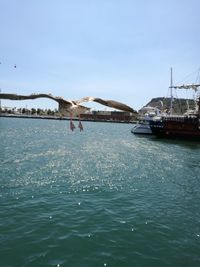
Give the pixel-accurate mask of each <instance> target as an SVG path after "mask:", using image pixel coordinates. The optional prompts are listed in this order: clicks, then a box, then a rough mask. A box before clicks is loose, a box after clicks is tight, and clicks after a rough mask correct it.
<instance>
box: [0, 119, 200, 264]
mask: <svg viewBox="0 0 200 267" xmlns="http://www.w3.org/2000/svg"><path fill="white" fill-rule="evenodd" d="M83 124H84V131H83V132H79V131H78V129H76V130H75V132H71V131H70V130H69V122H67V121H50V120H33V119H32V120H31V119H11V118H0V266H2V267H8V266H9V267H10V266H13V267H15V266H16V267H18V266H19V267H26V266H30V267H32V266H34V267H40V266H41V267H45V266H55V267H59V266H60V267H63V266H69V267H70V266H73V267H90V266H91V267H94V266H95V267H98V266H107V267H110V266H115V267H122V266H123V267H124V266H130V267H132V266H136V267H137V266H138V267H141V266H142V267H143V266H148V267H151V266H152V267H155V266H159V267H160V266H162V267H163V266H174V267H177V266H181V267H186V266H188V267H193V266H198V267H199V266H200V144H199V143H192V142H180V141H164V140H158V139H155V138H141V137H137V136H134V135H133V134H131V132H130V130H131V127H132V126H131V124H115V123H91V122H85V123H83Z"/></svg>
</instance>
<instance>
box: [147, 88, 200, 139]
mask: <svg viewBox="0 0 200 267" xmlns="http://www.w3.org/2000/svg"><path fill="white" fill-rule="evenodd" d="M198 87H200V84H197V85H191V88H193V89H194V88H195V90H197V88H198ZM181 88H186V89H188V88H189V86H187V87H185V86H184V87H183V86H181ZM150 128H151V131H152V134H153V135H156V136H158V137H165V138H176V139H177V138H178V139H179V138H180V139H188V140H197V141H200V97H199V98H198V110H197V111H196V112H194V113H193V114H191V115H190V114H189V115H187V114H186V115H183V116H178V115H169V116H163V117H162V118H161V119H160V120H159V121H150Z"/></svg>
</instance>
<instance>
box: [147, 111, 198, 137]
mask: <svg viewBox="0 0 200 267" xmlns="http://www.w3.org/2000/svg"><path fill="white" fill-rule="evenodd" d="M150 127H151V130H152V134H153V135H156V136H158V137H162V138H174V139H185V140H194V141H200V118H199V116H198V115H197V116H195V117H186V116H182V117H181V116H171V117H170V116H169V117H163V118H162V119H161V120H160V121H151V122H150Z"/></svg>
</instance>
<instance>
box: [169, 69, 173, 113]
mask: <svg viewBox="0 0 200 267" xmlns="http://www.w3.org/2000/svg"><path fill="white" fill-rule="evenodd" d="M170 70H171V82H170V89H171V90H170V115H172V101H173V94H172V87H173V73H172V67H171V69H170Z"/></svg>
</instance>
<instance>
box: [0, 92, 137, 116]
mask: <svg viewBox="0 0 200 267" xmlns="http://www.w3.org/2000/svg"><path fill="white" fill-rule="evenodd" d="M36 98H50V99H52V100H55V101H56V102H58V103H59V111H60V112H61V113H62V110H63V111H65V112H66V111H67V112H71V113H76V114H80V113H83V112H86V111H89V110H90V108H88V107H85V106H82V105H80V104H81V103H83V102H90V101H93V102H97V103H99V104H101V105H104V106H107V107H111V108H115V109H118V110H122V111H126V112H131V113H137V111H135V110H134V109H133V108H131V107H129V106H127V105H125V104H123V103H121V102H118V101H115V100H106V99H102V98H95V97H90V96H89V97H84V98H81V99H80V100H68V99H67V100H66V99H64V98H62V97H55V96H52V95H51V94H31V95H27V96H25V95H17V94H5V93H4V94H0V99H9V100H26V99H36Z"/></svg>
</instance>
